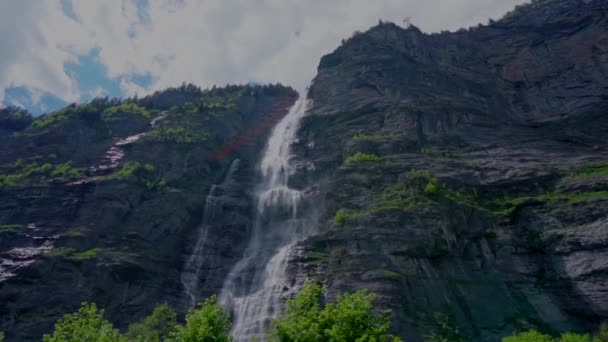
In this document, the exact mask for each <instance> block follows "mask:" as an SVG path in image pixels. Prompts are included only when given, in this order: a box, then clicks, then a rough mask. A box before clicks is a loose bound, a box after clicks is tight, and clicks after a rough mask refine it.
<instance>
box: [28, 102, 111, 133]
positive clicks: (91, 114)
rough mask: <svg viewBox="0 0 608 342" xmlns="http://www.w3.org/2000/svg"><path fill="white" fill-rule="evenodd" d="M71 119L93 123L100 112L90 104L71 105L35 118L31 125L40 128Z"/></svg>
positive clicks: (97, 118)
mask: <svg viewBox="0 0 608 342" xmlns="http://www.w3.org/2000/svg"><path fill="white" fill-rule="evenodd" d="M72 118H79V119H82V120H84V121H86V122H94V121H97V120H99V118H100V111H99V109H98V108H96V107H95V106H92V105H90V104H81V105H76V104H72V105H70V106H67V107H65V108H63V109H61V110H58V111H56V112H52V113H49V114H45V115H42V116H40V117H38V118H36V119H35V120H34V122H33V123H32V126H33V127H37V128H42V127H46V126H49V125H52V124H55V123H58V122H61V121H65V120H68V119H72Z"/></svg>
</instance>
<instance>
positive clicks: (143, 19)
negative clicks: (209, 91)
mask: <svg viewBox="0 0 608 342" xmlns="http://www.w3.org/2000/svg"><path fill="white" fill-rule="evenodd" d="M524 2H526V1H525V0H373V1H372V0H44V1H40V0H0V33H1V35H0V103H1V104H2V105H3V106H6V105H16V106H21V107H25V108H27V109H29V110H30V111H32V112H33V113H35V114H40V113H43V112H47V111H51V110H55V109H57V108H60V107H62V106H64V105H65V104H68V103H72V102H82V101H88V100H90V99H91V98H94V97H98V96H110V97H113V96H123V97H124V96H133V95H138V96H143V95H146V94H149V93H151V92H153V91H155V90H159V89H164V88H166V87H169V86H176V85H179V84H181V83H182V82H191V83H194V84H197V85H199V86H201V87H203V88H205V87H210V86H213V85H218V86H221V85H225V84H227V83H231V84H236V83H250V82H255V83H276V82H280V83H283V84H286V85H291V86H293V87H295V88H297V89H299V90H304V89H305V87H306V86H307V85H308V84H309V83H310V81H311V80H312V78H313V77H314V76H315V73H316V68H317V65H318V62H319V60H320V58H321V57H322V56H323V55H324V54H327V53H330V52H331V51H333V50H334V49H335V48H336V47H337V46H338V45H339V44H340V41H341V40H342V39H343V38H348V37H349V36H351V35H352V33H353V32H354V31H355V30H359V31H365V30H367V29H368V28H369V27H370V26H373V25H375V24H377V23H378V20H379V19H382V20H383V21H392V22H395V23H397V24H400V25H405V24H404V19H405V18H411V23H412V24H414V25H416V26H417V27H419V28H420V29H421V30H423V31H425V32H438V31H442V30H456V29H458V28H461V27H469V26H473V25H476V24H478V23H480V22H483V23H487V21H488V18H493V19H497V18H500V17H501V16H502V15H503V14H504V13H506V12H507V11H509V10H511V9H512V8H513V7H515V5H517V4H521V3H524Z"/></svg>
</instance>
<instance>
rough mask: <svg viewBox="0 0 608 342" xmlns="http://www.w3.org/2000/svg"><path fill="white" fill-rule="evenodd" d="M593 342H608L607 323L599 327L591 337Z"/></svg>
mask: <svg viewBox="0 0 608 342" xmlns="http://www.w3.org/2000/svg"><path fill="white" fill-rule="evenodd" d="M593 342H608V322H604V323H602V324H601V325H600V328H599V329H598V332H597V334H595V335H594V336H593Z"/></svg>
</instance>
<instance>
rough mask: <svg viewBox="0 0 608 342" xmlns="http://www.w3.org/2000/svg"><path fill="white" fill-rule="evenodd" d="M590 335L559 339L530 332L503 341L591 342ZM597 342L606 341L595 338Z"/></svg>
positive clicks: (572, 334) (566, 335) (564, 336)
mask: <svg viewBox="0 0 608 342" xmlns="http://www.w3.org/2000/svg"><path fill="white" fill-rule="evenodd" d="M591 341H592V339H591V335H589V334H575V333H571V332H568V333H564V334H562V335H561V336H560V337H558V338H554V337H552V336H551V335H546V334H542V333H540V332H538V331H536V330H529V331H526V332H523V333H519V334H516V335H513V336H508V337H505V338H503V339H502V342H591ZM593 341H595V342H603V341H604V340H602V339H599V338H598V337H596V338H594V339H593Z"/></svg>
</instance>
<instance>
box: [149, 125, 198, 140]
mask: <svg viewBox="0 0 608 342" xmlns="http://www.w3.org/2000/svg"><path fill="white" fill-rule="evenodd" d="M149 137H150V139H152V140H154V141H161V142H165V143H177V144H194V143H201V142H205V141H207V140H208V139H209V135H208V134H207V133H206V132H194V131H192V130H190V129H189V128H185V127H160V128H156V129H154V130H153V131H152V132H150V134H149Z"/></svg>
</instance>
